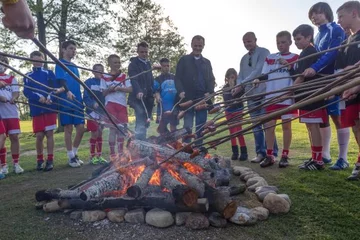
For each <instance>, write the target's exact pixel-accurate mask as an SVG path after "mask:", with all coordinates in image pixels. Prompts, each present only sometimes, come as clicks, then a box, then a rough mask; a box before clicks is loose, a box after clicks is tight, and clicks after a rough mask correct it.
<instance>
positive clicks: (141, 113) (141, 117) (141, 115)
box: [132, 98, 154, 140]
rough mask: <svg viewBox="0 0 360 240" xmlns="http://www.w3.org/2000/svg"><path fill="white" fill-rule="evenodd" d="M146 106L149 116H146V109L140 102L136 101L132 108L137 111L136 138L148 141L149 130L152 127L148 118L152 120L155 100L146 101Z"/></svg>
mask: <svg viewBox="0 0 360 240" xmlns="http://www.w3.org/2000/svg"><path fill="white" fill-rule="evenodd" d="M144 104H145V107H146V109H147V112H148V114H149V116H147V115H146V111H145V108H144V106H143V104H142V103H141V101H140V100H136V101H134V103H133V105H132V108H134V111H135V138H136V139H138V140H145V139H146V132H147V128H148V127H149V126H150V122H148V117H149V118H151V113H152V109H153V106H154V99H153V98H150V99H144Z"/></svg>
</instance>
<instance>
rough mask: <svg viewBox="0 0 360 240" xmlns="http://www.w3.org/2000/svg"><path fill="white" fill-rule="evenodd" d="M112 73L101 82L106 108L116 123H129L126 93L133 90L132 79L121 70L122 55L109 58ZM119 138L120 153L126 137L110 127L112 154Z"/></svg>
mask: <svg viewBox="0 0 360 240" xmlns="http://www.w3.org/2000/svg"><path fill="white" fill-rule="evenodd" d="M107 62H108V65H109V67H110V74H111V75H103V76H102V79H101V83H100V90H101V91H102V92H103V95H104V96H105V107H106V110H107V111H108V112H109V113H110V114H111V116H112V117H114V121H115V123H116V124H127V123H128V113H127V104H126V93H131V92H132V87H131V83H130V80H126V75H125V74H124V73H122V72H121V70H120V67H121V64H120V57H119V56H118V55H116V54H112V55H110V56H109V57H108V59H107ZM116 139H117V144H118V154H121V153H122V151H123V144H124V137H123V136H122V135H121V133H120V132H118V130H117V129H115V128H113V127H110V132H109V146H110V156H111V158H113V157H115V141H116Z"/></svg>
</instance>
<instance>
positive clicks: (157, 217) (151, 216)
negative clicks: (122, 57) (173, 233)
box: [145, 208, 174, 228]
mask: <svg viewBox="0 0 360 240" xmlns="http://www.w3.org/2000/svg"><path fill="white" fill-rule="evenodd" d="M145 221H146V223H147V224H149V225H151V226H154V227H158V228H166V227H169V226H171V225H173V224H174V218H173V216H172V214H171V213H170V212H168V211H164V210H161V209H158V208H154V209H151V210H150V211H148V212H147V213H146V216H145Z"/></svg>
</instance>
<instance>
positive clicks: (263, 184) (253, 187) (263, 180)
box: [248, 179, 268, 192]
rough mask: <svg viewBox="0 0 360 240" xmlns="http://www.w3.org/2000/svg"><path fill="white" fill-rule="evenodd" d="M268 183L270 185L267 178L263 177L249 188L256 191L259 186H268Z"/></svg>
mask: <svg viewBox="0 0 360 240" xmlns="http://www.w3.org/2000/svg"><path fill="white" fill-rule="evenodd" d="M267 185H268V183H267V182H266V180H265V179H262V180H260V181H258V182H257V183H255V184H254V185H251V186H250V187H248V190H249V191H250V192H255V189H256V188H257V187H262V186H267Z"/></svg>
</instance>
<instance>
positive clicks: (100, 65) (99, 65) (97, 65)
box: [92, 63, 104, 70]
mask: <svg viewBox="0 0 360 240" xmlns="http://www.w3.org/2000/svg"><path fill="white" fill-rule="evenodd" d="M97 67H101V68H103V69H104V66H103V65H102V64H101V63H96V64H94V66H93V67H92V69H93V70H95V68H97Z"/></svg>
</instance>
